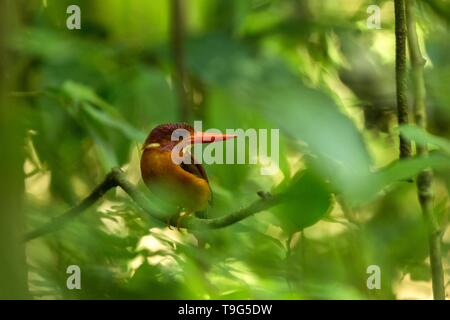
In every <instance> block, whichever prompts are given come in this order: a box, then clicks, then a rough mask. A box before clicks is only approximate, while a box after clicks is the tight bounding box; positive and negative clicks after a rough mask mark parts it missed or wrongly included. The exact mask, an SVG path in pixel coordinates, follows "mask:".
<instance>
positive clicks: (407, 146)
mask: <svg viewBox="0 0 450 320" xmlns="http://www.w3.org/2000/svg"><path fill="white" fill-rule="evenodd" d="M394 8H395V82H396V88H397V118H398V124H399V125H403V124H407V123H408V122H409V119H408V100H407V95H406V89H407V86H406V83H407V73H406V21H405V20H406V14H405V0H395V2H394ZM399 138H400V158H407V157H410V156H411V143H410V141H408V140H407V139H406V138H405V137H404V136H403V135H401V134H400V136H399Z"/></svg>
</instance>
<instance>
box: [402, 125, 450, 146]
mask: <svg viewBox="0 0 450 320" xmlns="http://www.w3.org/2000/svg"><path fill="white" fill-rule="evenodd" d="M399 130H400V133H401V134H403V135H404V136H405V137H406V138H408V139H410V140H414V141H416V142H417V143H420V144H424V145H426V144H431V145H434V146H436V147H439V148H440V149H441V150H442V151H445V152H447V153H450V141H449V140H447V139H445V138H442V137H438V136H435V135H432V134H431V133H429V132H426V131H425V130H424V129H422V128H420V127H417V126H414V125H403V126H401V127H400V128H399Z"/></svg>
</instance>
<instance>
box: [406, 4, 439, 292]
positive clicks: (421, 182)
mask: <svg viewBox="0 0 450 320" xmlns="http://www.w3.org/2000/svg"><path fill="white" fill-rule="evenodd" d="M414 9H415V1H414V0H406V21H407V26H408V44H409V54H410V59H411V67H412V70H411V71H412V85H413V96H414V117H415V121H416V124H417V125H418V126H419V127H421V128H423V129H425V130H426V127H427V117H426V105H425V98H426V90H425V82H424V76H423V70H424V66H425V62H426V60H425V59H424V58H423V56H422V53H421V50H420V46H419V41H418V37H417V31H416V19H415V13H414ZM417 154H418V155H420V156H427V155H428V146H427V145H422V144H419V143H418V144H417ZM417 194H418V198H419V202H420V206H421V208H422V213H423V216H424V219H425V222H426V224H427V227H428V245H429V251H430V265H431V278H432V284H433V296H434V299H436V300H445V284H444V270H443V267H442V253H441V230H440V226H439V223H438V222H437V220H436V217H435V216H434V208H433V201H434V191H433V172H432V170H431V169H426V170H424V171H422V172H421V173H420V174H419V175H418V177H417Z"/></svg>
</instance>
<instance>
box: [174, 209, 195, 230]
mask: <svg viewBox="0 0 450 320" xmlns="http://www.w3.org/2000/svg"><path fill="white" fill-rule="evenodd" d="M191 214H192V211H184V212H181V213H180V216H179V217H178V219H177V229H178V231H181V230H180V224H181V221H182V220H184V219H185V218H186V217H188V216H190V215H191Z"/></svg>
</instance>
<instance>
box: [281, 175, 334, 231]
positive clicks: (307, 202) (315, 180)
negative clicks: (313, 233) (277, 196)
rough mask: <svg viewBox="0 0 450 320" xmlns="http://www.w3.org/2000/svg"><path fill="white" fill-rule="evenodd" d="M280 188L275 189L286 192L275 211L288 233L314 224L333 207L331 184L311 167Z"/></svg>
mask: <svg viewBox="0 0 450 320" xmlns="http://www.w3.org/2000/svg"><path fill="white" fill-rule="evenodd" d="M280 189H281V190H275V191H276V192H284V193H283V194H284V195H283V200H282V203H281V204H280V205H279V206H277V207H275V208H274V209H273V212H274V213H275V215H276V217H277V218H278V220H279V221H280V224H281V227H282V228H283V229H284V230H285V231H286V232H287V233H293V232H296V231H300V230H303V229H304V228H307V227H309V226H312V225H314V224H315V223H317V222H318V221H319V220H320V219H322V218H323V217H324V216H325V215H326V214H327V213H328V212H329V211H330V209H331V208H332V204H333V200H332V194H331V191H330V188H329V185H328V184H327V183H326V182H325V181H324V180H323V179H321V178H320V177H319V176H318V175H317V174H316V173H314V172H313V171H312V170H310V169H306V170H303V171H302V172H301V173H299V174H297V176H295V177H294V178H293V180H292V184H291V185H289V186H283V187H281V188H280ZM282 189H287V190H282Z"/></svg>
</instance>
